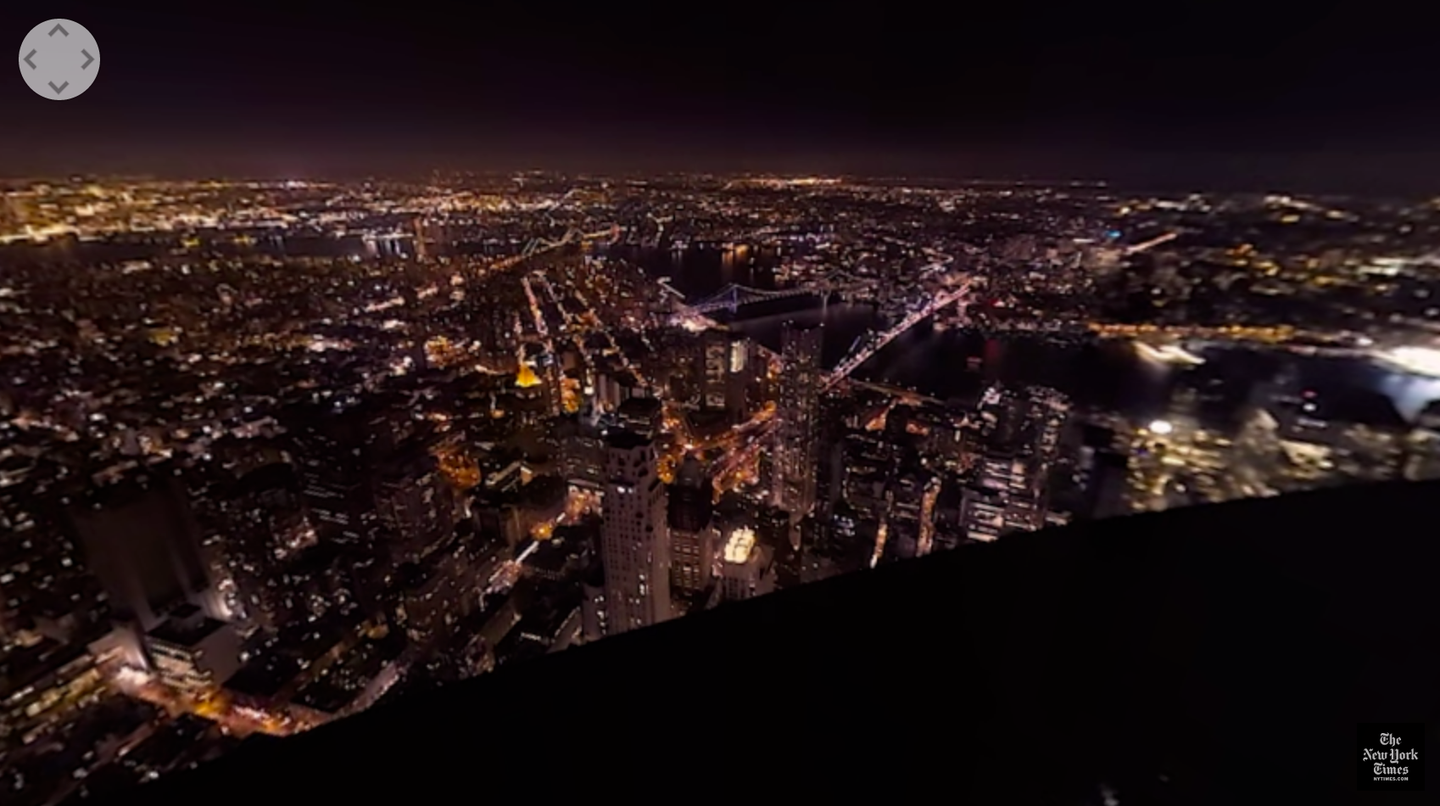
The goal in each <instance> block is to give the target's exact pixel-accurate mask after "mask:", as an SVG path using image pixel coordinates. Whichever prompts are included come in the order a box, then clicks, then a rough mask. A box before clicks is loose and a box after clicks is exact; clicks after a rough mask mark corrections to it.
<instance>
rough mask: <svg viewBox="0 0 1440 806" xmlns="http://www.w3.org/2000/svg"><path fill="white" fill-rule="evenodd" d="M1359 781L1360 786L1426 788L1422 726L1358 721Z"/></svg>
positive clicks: (1402, 788)
mask: <svg viewBox="0 0 1440 806" xmlns="http://www.w3.org/2000/svg"><path fill="white" fill-rule="evenodd" d="M1356 738H1357V739H1358V745H1359V751H1360V769H1359V785H1360V788H1361V789H1363V790H1379V789H1401V790H1419V789H1424V788H1425V766H1424V762H1423V761H1422V760H1421V757H1422V754H1423V752H1424V749H1425V726H1424V725H1412V724H1384V725H1377V724H1371V725H1360V726H1359V731H1358V734H1357V737H1356Z"/></svg>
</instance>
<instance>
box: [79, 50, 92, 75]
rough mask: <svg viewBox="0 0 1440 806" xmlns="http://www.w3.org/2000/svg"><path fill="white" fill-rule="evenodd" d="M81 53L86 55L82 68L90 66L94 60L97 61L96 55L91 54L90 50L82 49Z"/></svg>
mask: <svg viewBox="0 0 1440 806" xmlns="http://www.w3.org/2000/svg"><path fill="white" fill-rule="evenodd" d="M80 54H81V55H82V56H84V57H85V63H84V64H82V65H80V69H81V70H84V69H85V68H87V67H89V66H90V63H91V62H93V61H95V57H94V56H91V55H90V51H88V50H82V51H80Z"/></svg>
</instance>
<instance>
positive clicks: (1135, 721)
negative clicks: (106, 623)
mask: <svg viewBox="0 0 1440 806" xmlns="http://www.w3.org/2000/svg"><path fill="white" fill-rule="evenodd" d="M1436 500H1440V484H1428V485H1419V484H1417V485H1404V486H1380V487H1356V488H1348V489H1340V490H1330V491H1325V492H1319V493H1314V494H1304V495H1297V496H1293V497H1287V498H1280V499H1270V500H1264V501H1247V502H1239V503H1234V504H1224V505H1219V506H1207V507H1195V508H1192V509H1185V510H1177V511H1172V512H1167V513H1162V514H1158V515H1141V516H1135V517H1131V518H1124V519H1119V520H1111V521H1104V522H1100V523H1095V524H1083V525H1078V526H1072V527H1067V528H1063V529H1056V530H1047V531H1044V532H1040V533H1036V534H1033V535H1025V536H1016V537H1012V538H1008V539H1005V540H1001V541H999V542H997V543H993V544H979V545H973V546H966V547H962V548H960V549H958V550H956V551H953V552H948V553H945V554H939V555H935V556H932V557H928V558H926V559H922V560H915V561H909V562H901V563H896V564H894V565H891V566H884V567H882V568H880V569H878V570H875V571H872V572H868V573H861V574H856V575H852V576H848V577H842V578H838V579H834V580H830V581H828V582H822V583H818V584H814V585H809V586H803V587H800V588H797V589H795V590H791V591H786V592H783V593H779V594H775V595H773V596H767V597H761V598H759V599H755V600H751V601H747V602H740V603H736V604H732V605H727V606H725V607H721V608H717V609H715V610H712V611H707V612H705V613H701V614H699V615H696V616H693V617H690V618H687V619H684V620H681V621H675V622H670V623H667V624H663V625H661V626H658V627H655V628H651V629H646V630H641V631H638V632H635V633H630V634H626V635H622V636H619V637H616V638H611V639H607V640H605V641H602V642H600V643H598V644H594V645H590V646H585V647H580V648H577V649H572V650H567V651H564V652H560V653H555V654H552V655H547V656H544V657H540V658H537V659H535V660H533V661H531V662H528V663H524V664H520V665H518V666H508V665H507V667H505V668H503V669H500V670H498V671H497V672H495V673H493V674H491V675H487V676H484V677H481V678H479V679H476V680H472V681H469V682H466V683H461V684H458V685H454V686H450V687H447V688H444V689H442V690H441V691H439V692H435V693H424V694H417V695H414V696H412V697H410V698H408V699H407V698H400V699H399V700H398V702H396V703H395V704H393V705H389V706H384V707H380V708H376V709H373V710H371V711H369V712H367V713H365V714H362V715H360V716H358V717H354V718H351V719H347V720H342V721H340V722H337V723H334V724H331V725H327V726H325V727H322V728H320V729H318V730H315V731H312V732H310V733H307V734H304V735H301V736H298V737H294V738H290V739H284V740H277V741H272V742H259V743H253V744H252V745H250V746H242V747H241V748H240V749H239V750H237V751H236V752H235V753H234V754H232V755H230V756H227V757H225V758H222V759H220V760H219V761H217V762H215V763H213V764H209V765H206V766H204V767H201V768H200V769H199V770H196V771H193V772H186V773H180V774H177V775H175V776H170V777H167V778H163V779H161V780H160V781H159V782H157V783H156V784H155V785H153V786H150V787H147V788H146V789H145V790H144V792H143V797H142V796H137V797H136V798H135V801H136V802H144V803H147V804H152V806H153V805H155V804H169V803H177V804H186V805H187V806H190V805H191V804H194V803H199V802H205V801H206V800H207V798H208V797H210V796H213V795H214V793H217V792H223V793H225V796H226V798H227V799H232V800H235V801H236V802H249V801H254V802H266V801H267V800H273V799H274V796H275V795H276V794H277V793H279V792H283V796H284V799H285V800H287V801H290V802H301V803H308V802H322V801H323V802H329V803H343V802H376V803H419V802H427V801H429V800H434V801H436V802H448V800H450V799H451V798H453V793H455V792H480V791H483V792H484V793H485V794H486V796H487V797H489V798H494V797H498V796H503V795H506V794H522V793H523V794H533V793H534V792H535V791H536V789H535V787H537V786H540V787H543V789H544V792H545V796H546V798H547V799H551V800H554V799H556V798H558V797H561V796H569V797H580V798H585V799H587V800H588V799H596V798H603V799H605V800H613V799H615V798H616V797H617V796H618V797H620V798H626V799H632V800H641V801H644V800H653V799H659V798H666V797H674V794H673V793H675V792H676V790H675V788H674V787H675V785H676V783H675V782H676V781H677V780H685V779H684V778H683V777H682V776H685V775H689V774H692V773H693V774H694V775H696V776H698V777H697V778H696V779H695V782H700V781H703V784H702V790H698V791H704V792H705V793H706V795H707V796H711V797H715V798H718V797H721V796H722V793H723V794H724V795H734V796H736V797H746V798H751V799H755V798H760V797H763V798H767V799H770V798H773V799H785V800H790V801H792V802H828V801H833V800H841V799H843V800H844V801H846V802H859V801H860V799H861V798H867V799H871V800H873V799H874V798H875V797H876V796H879V797H883V798H885V799H886V801H887V802H888V801H895V802H906V801H910V800H915V799H921V798H923V799H925V800H927V801H931V800H935V799H937V798H940V799H943V800H944V801H946V802H959V803H967V802H968V803H986V804H993V803H1021V804H1032V803H1033V804H1080V803H1093V804H1098V803H1101V802H1103V800H1102V796H1101V787H1102V785H1104V786H1108V787H1109V788H1110V789H1111V790H1113V791H1114V793H1115V799H1116V800H1117V801H1118V802H1119V803H1121V804H1126V806H1129V805H1130V804H1144V803H1196V804H1200V803H1270V804H1274V803H1333V802H1354V801H1355V800H1357V793H1356V792H1355V788H1356V764H1357V763H1358V762H1357V759H1358V757H1359V753H1358V749H1357V745H1356V742H1357V735H1356V723H1358V722H1386V721H1389V722H1417V723H1427V724H1429V725H1433V724H1434V723H1435V722H1436V718H1437V716H1440V714H1437V703H1440V687H1437V686H1436V684H1435V681H1436V680H1440V664H1437V653H1436V650H1435V640H1434V636H1436V635H1437V634H1440V630H1437V627H1440V624H1437V621H1440V607H1437V605H1436V595H1435V593H1434V591H1435V590H1436V588H1435V587H1434V586H1433V585H1432V584H1431V583H1432V580H1433V578H1434V575H1435V572H1436V569H1437V567H1440V564H1437V563H1436V559H1437V555H1440V544H1437V541H1436V539H1435V532H1434V528H1433V523H1434V517H1435V511H1436V510H1435V506H1434V502H1435V501H1436ZM557 692H563V693H564V695H563V696H559V695H558V694H557ZM682 725H683V726H684V727H683V728H682V729H684V730H685V733H686V735H687V737H690V738H689V739H688V740H687V741H683V742H676V741H673V739H672V737H673V736H674V735H675V731H676V729H677V728H681V726H682ZM697 728H699V729H698V730H697ZM1427 731H1428V732H1430V733H1434V731H1433V729H1427ZM1428 745H1429V746H1430V747H1431V748H1434V747H1437V746H1440V744H1437V742H1436V740H1435V737H1433V736H1432V737H1431V741H1430V742H1429V743H1428ZM557 753H559V754H561V755H559V756H557V755H556V754H557ZM737 754H738V755H739V757H740V758H742V759H743V762H739V763H735V764H729V763H725V762H722V761H718V760H721V759H733V758H735V757H736V756H737ZM557 758H563V764H561V765H560V766H559V767H557V766H556V765H557V761H556V759H557ZM482 760H483V769H484V770H485V772H483V773H482V772H481V771H480V768H478V767H477V766H476V765H477V764H480V763H481V762H482ZM1426 764H1427V768H1433V767H1435V766H1436V765H1435V762H1434V761H1433V755H1432V760H1429V761H1427V762H1426ZM562 770H563V772H562ZM1430 772H1431V778H1432V781H1433V780H1435V778H1434V770H1433V769H1431V770H1430ZM276 781H284V782H285V785H284V787H283V789H279V790H277V789H276V784H275V783H274V782H276ZM685 786H686V787H687V788H686V789H685V791H687V792H688V791H692V790H691V789H689V787H690V786H691V784H685ZM1376 794H1378V795H1381V796H1383V798H1382V799H1377V800H1376V801H1375V802H1383V803H1411V802H1415V803H1418V802H1422V801H1423V799H1424V796H1425V794H1426V793H1423V792H1422V793H1413V794H1414V795H1415V796H1416V797H1414V798H1407V797H1406V795H1408V794H1411V793H1405V794H1401V793H1376Z"/></svg>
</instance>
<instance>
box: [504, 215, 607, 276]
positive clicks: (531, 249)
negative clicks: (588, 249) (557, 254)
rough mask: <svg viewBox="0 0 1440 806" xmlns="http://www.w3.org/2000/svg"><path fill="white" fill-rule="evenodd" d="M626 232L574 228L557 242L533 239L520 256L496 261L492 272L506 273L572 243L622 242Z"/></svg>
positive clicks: (547, 239)
mask: <svg viewBox="0 0 1440 806" xmlns="http://www.w3.org/2000/svg"><path fill="white" fill-rule="evenodd" d="M624 231H625V228H624V227H621V226H619V225H612V226H610V227H609V228H607V229H602V230H596V231H595V232H581V231H580V230H578V229H574V228H572V229H569V230H566V231H565V234H564V235H562V236H560V238H559V239H557V240H551V239H549V238H532V239H531V240H530V242H529V243H527V244H525V248H524V249H522V250H520V254H518V255H511V256H510V257H507V258H504V259H502V260H499V261H496V262H495V263H493V264H491V266H490V269H491V270H492V271H505V270H506V269H509V268H512V267H514V266H517V265H519V264H521V263H523V262H525V261H527V260H529V259H530V258H533V257H540V256H543V255H546V254H548V253H550V252H553V251H555V250H556V249H559V248H561V247H562V246H568V245H569V244H572V243H583V242H585V241H598V240H601V239H605V238H608V239H610V240H611V241H618V240H620V233H622V232H624Z"/></svg>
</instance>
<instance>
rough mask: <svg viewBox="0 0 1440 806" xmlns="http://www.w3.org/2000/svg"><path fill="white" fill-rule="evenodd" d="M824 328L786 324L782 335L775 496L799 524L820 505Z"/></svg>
mask: <svg viewBox="0 0 1440 806" xmlns="http://www.w3.org/2000/svg"><path fill="white" fill-rule="evenodd" d="M823 334H824V331H823V330H822V329H821V328H820V327H818V326H817V327H801V326H798V325H795V324H794V323H792V322H787V323H786V324H785V328H784V330H783V331H782V332H781V336H780V358H781V363H782V364H783V367H784V369H783V374H782V375H781V378H780V410H779V412H778V414H779V415H780V418H781V420H780V428H779V431H778V437H779V438H778V445H777V446H776V447H777V450H776V452H775V453H776V455H775V459H776V462H775V464H776V467H775V471H776V472H775V473H774V481H773V484H774V489H773V494H772V498H773V499H774V503H775V505H776V506H779V507H781V508H782V509H785V510H786V511H788V512H789V513H790V517H791V518H792V519H793V520H794V521H796V522H799V521H800V520H801V519H802V518H804V517H805V515H806V514H808V513H809V512H810V509H811V507H813V506H814V504H815V472H816V464H817V449H818V441H819V431H820V429H819V424H820V412H819V406H820V386H821V383H822V380H823V378H822V375H821V368H820V347H821V344H822V341H823Z"/></svg>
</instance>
